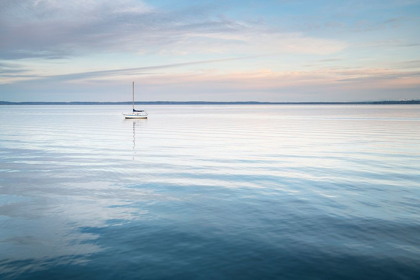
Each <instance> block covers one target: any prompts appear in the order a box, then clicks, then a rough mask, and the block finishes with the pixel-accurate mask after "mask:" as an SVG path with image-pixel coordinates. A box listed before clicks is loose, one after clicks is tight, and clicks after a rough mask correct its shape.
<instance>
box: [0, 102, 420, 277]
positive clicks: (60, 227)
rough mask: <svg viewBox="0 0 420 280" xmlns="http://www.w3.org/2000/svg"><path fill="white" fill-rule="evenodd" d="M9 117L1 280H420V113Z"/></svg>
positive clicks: (3, 160)
mask: <svg viewBox="0 0 420 280" xmlns="http://www.w3.org/2000/svg"><path fill="white" fill-rule="evenodd" d="M146 109H147V110H148V111H149V114H150V118H149V119H148V120H135V121H133V120H124V119H123V118H122V115H121V112H124V111H128V110H130V107H129V106H122V107H120V106H19V107H17V106H0V278H6V279H8V278H11V279H15V278H16V279H420V106H416V105H413V106H409V105H402V106H400V105H392V106H355V105H352V106H344V105H341V106H333V105H329V106H287V105H286V106H284V105H283V106H149V107H146Z"/></svg>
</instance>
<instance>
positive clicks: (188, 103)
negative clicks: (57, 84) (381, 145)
mask: <svg viewBox="0 0 420 280" xmlns="http://www.w3.org/2000/svg"><path fill="white" fill-rule="evenodd" d="M131 104H132V102H129V101H128V102H77V101H75V102H8V101H0V105H131ZM135 104H136V105H352V104H354V105H364V104H366V105H386V104H420V100H400V101H394V100H390V101H363V102H257V101H245V102H208V101H148V102H135Z"/></svg>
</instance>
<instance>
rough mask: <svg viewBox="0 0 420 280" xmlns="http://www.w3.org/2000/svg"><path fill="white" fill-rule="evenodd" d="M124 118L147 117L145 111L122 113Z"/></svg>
mask: <svg viewBox="0 0 420 280" xmlns="http://www.w3.org/2000/svg"><path fill="white" fill-rule="evenodd" d="M123 115H124V118H126V119H147V113H140V114H123Z"/></svg>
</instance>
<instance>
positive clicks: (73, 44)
mask: <svg viewBox="0 0 420 280" xmlns="http://www.w3.org/2000/svg"><path fill="white" fill-rule="evenodd" d="M208 8H209V7H208V6H194V7H193V8H191V7H189V8H185V9H180V10H172V11H171V10H169V11H162V10H158V9H156V8H152V7H149V6H148V5H146V4H144V3H143V2H139V1H131V0H125V1H111V0H105V1H80V0H69V1H66V2H65V3H62V2H58V1H46V0H43V1H42V0H38V1H30V0H22V1H6V2H5V5H4V8H3V9H2V11H1V14H0V16H1V19H0V37H1V38H6V39H5V40H2V42H1V43H0V59H18V58H31V57H32V58H36V57H44V58H61V57H68V56H72V55H77V54H80V53H84V52H87V51H108V52H109V51H111V52H127V51H128V52H136V53H143V54H144V53H159V54H181V55H182V54H188V53H237V54H243V55H250V54H256V53H266V52H274V51H275V52H285V53H320V54H324V53H331V52H337V51H339V50H342V49H343V48H344V47H345V44H344V43H342V42H340V41H337V40H332V39H328V40H325V39H320V38H313V37H307V36H304V35H303V34H300V33H287V32H286V33H285V32H279V31H277V30H276V29H273V28H271V27H270V26H266V25H264V24H263V23H259V22H253V23H251V22H250V21H245V20H244V21H239V20H233V19H229V18H228V17H226V16H221V15H217V14H216V15H214V14H210V13H209V11H208Z"/></svg>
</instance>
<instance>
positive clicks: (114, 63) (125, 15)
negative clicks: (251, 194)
mask: <svg viewBox="0 0 420 280" xmlns="http://www.w3.org/2000/svg"><path fill="white" fill-rule="evenodd" d="M419 26H420V1H417V0H399V1H397V0H382V1H377V0H371V1H359V0H355V1H321V0H312V1H304V0H302V1H300V0H267V1H253V0H248V1H247V0H242V1H174V0H172V1H170V0H165V1H164V0H161V1H139V0H103V1H95V0H67V1H59V0H19V1H15V0H0V38H1V40H0V100H5V101H127V100H130V98H131V96H130V92H131V91H130V90H131V88H130V87H131V81H135V82H136V85H137V87H136V88H137V91H136V92H137V96H138V100H143V101H155V100H172V101H188V100H199V101H249V100H255V101H365V100H390V99H392V100H400V99H420V36H419V35H420V34H419V33H420V32H419Z"/></svg>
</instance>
